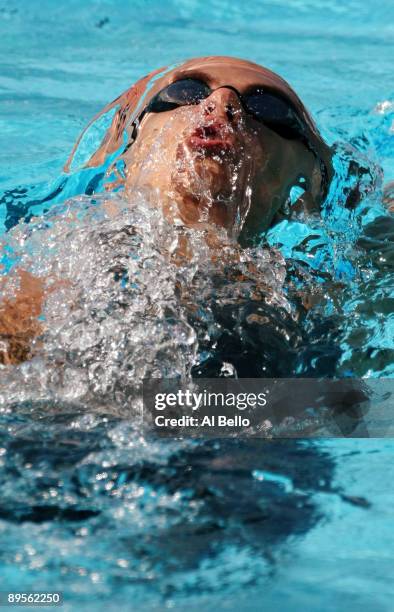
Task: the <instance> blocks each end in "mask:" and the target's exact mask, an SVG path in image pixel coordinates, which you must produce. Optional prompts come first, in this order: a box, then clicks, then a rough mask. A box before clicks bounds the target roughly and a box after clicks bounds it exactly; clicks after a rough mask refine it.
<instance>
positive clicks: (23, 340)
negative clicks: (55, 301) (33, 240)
mask: <svg viewBox="0 0 394 612" xmlns="http://www.w3.org/2000/svg"><path fill="white" fill-rule="evenodd" d="M16 276H17V280H18V288H17V290H16V292H15V294H14V295H13V296H12V297H8V296H7V297H3V298H0V364H1V365H14V364H18V363H21V362H23V361H26V360H27V359H30V358H31V357H32V354H33V353H32V348H33V343H34V340H35V339H36V338H38V337H39V336H40V334H41V333H42V331H43V327H42V323H41V322H40V321H39V319H38V317H39V316H40V314H41V312H42V308H43V304H44V300H45V295H46V289H45V283H44V281H43V280H42V279H40V278H37V277H35V276H33V275H32V274H30V273H29V272H26V271H25V270H18V271H17V273H16ZM4 285H5V279H4V280H3V283H0V290H1V289H2V288H3V287H4ZM0 295H1V294H0Z"/></svg>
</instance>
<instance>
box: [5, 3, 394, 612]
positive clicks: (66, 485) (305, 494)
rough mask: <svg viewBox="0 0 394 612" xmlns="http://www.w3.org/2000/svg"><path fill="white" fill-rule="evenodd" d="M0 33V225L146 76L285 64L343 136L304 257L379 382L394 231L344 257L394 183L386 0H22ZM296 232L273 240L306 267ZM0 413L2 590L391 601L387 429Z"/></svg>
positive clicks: (70, 191)
mask: <svg viewBox="0 0 394 612" xmlns="http://www.w3.org/2000/svg"><path fill="white" fill-rule="evenodd" d="M0 28H1V37H0V50H1V53H0V65H1V70H0V128H1V129H0V202H1V203H0V224H1V227H2V228H4V226H5V227H7V228H10V227H11V226H12V225H14V224H15V223H17V222H18V221H19V220H20V219H21V218H23V217H26V215H27V217H28V218H29V216H31V215H32V214H35V215H37V214H39V215H40V214H42V213H43V211H44V210H45V209H48V208H51V207H52V206H53V205H55V204H56V203H58V202H61V201H62V200H64V199H65V197H68V196H73V195H76V194H77V193H80V192H81V190H82V187H81V184H82V183H83V182H84V181H85V179H83V180H82V179H81V177H80V176H79V175H77V176H76V177H72V179H71V180H68V181H66V182H65V181H64V178H65V177H64V176H63V175H62V167H63V164H64V162H65V160H66V158H67V156H68V153H69V151H70V149H71V147H72V145H73V143H74V142H75V139H76V137H77V136H78V134H79V133H80V131H81V129H82V128H83V127H84V126H85V125H86V123H87V121H88V120H89V119H90V118H91V117H92V116H93V115H94V114H95V113H96V112H97V111H98V110H100V109H101V107H102V106H104V104H106V103H107V102H108V101H109V100H112V99H113V98H115V97H116V96H117V95H119V93H121V92H122V91H124V90H125V89H126V88H127V87H129V86H130V84H131V83H132V82H133V81H135V80H136V79H137V78H138V77H140V76H141V75H143V74H146V73H147V72H149V71H150V70H152V69H154V68H156V67H158V66H161V65H163V64H166V65H167V64H172V63H173V62H177V61H179V60H181V59H184V58H187V57H193V56H198V55H205V54H223V55H227V54H231V55H236V56H240V57H245V58H248V59H251V60H253V61H256V62H258V63H261V64H264V65H266V66H268V67H269V68H271V69H273V70H275V71H277V72H279V73H280V74H281V75H282V76H284V77H285V78H286V79H287V80H288V81H289V82H290V83H291V85H292V86H293V87H294V88H295V90H296V91H297V93H298V94H299V95H300V97H301V99H302V100H303V101H304V102H305V104H306V106H307V107H308V108H309V109H310V110H311V112H312V114H313V115H314V117H315V118H316V121H317V123H318V126H319V128H320V130H321V132H322V134H323V136H324V137H325V138H326V139H327V141H328V142H329V143H330V144H334V143H336V148H337V157H336V164H337V165H336V170H337V176H338V184H337V185H334V187H333V188H332V192H331V202H332V206H331V207H330V206H329V207H328V208H327V210H326V212H325V214H326V216H325V222H324V225H323V227H319V228H317V229H316V232H317V234H316V233H315V238H314V239H315V240H317V243H316V244H317V247H318V248H316V249H315V250H314V251H313V252H314V256H313V257H312V258H310V257H308V266H309V267H310V268H311V269H313V270H314V272H315V273H316V274H320V273H322V271H324V268H326V269H327V268H330V269H331V270H332V269H333V268H334V270H335V274H336V279H337V280H339V281H342V282H343V283H345V287H346V291H347V292H348V300H347V301H345V302H343V304H342V305H343V308H344V311H345V313H347V319H346V320H347V325H348V326H349V329H346V330H345V331H344V332H343V334H342V336H341V338H342V343H343V346H342V349H343V351H344V353H346V354H345V358H344V359H343V360H342V363H341V366H340V370H339V372H340V374H341V375H359V376H374V377H379V376H383V375H384V376H393V350H394V346H393V335H394V334H393V331H392V330H393V327H390V317H391V321H392V302H389V301H387V300H388V299H389V297H390V291H391V296H392V289H393V282H392V276H391V277H390V276H389V275H390V273H391V274H392V259H393V250H392V245H391V246H390V244H389V241H388V240H387V239H386V238H385V231H388V232H390V228H391V231H392V227H393V226H392V224H391V225H390V223H389V222H387V221H384V222H383V227H382V228H381V232H380V235H379V232H378V231H377V230H376V229H374V230H373V231H372V238H370V242H369V245H370V249H372V252H371V253H370V255H368V257H366V258H364V259H363V260H362V264H360V262H359V259H358V256H356V255H355V254H354V249H355V245H356V242H357V240H359V239H360V236H362V234H363V231H364V229H365V228H367V225H368V222H370V221H373V219H375V218H379V217H381V218H382V215H383V213H384V210H383V207H382V204H381V194H382V185H383V184H384V183H387V182H389V181H391V180H394V146H393V143H394V71H393V57H394V8H393V4H392V2H391V1H390V0H383V1H381V2H380V3H377V4H375V5H374V6H371V5H370V4H368V3H366V2H362V1H361V0H357V1H356V0H349V1H348V2H347V3H346V4H345V5H344V4H343V3H341V2H339V0H329V1H327V2H325V3H324V5H323V4H322V3H321V2H318V1H317V0H286V1H285V0H273V1H272V2H254V1H251V2H248V3H242V4H241V3H238V2H228V1H224V0H215V1H213V2H211V3H209V5H208V4H206V3H203V2H197V1H190V0H185V1H181V2H180V1H177V2H175V1H174V2H166V3H163V2H157V1H153V0H148V1H142V0H140V1H135V2H133V3H125V2H122V3H120V2H115V1H114V0H102V1H96V2H94V1H85V2H77V1H74V0H68V1H67V2H65V1H63V2H56V3H55V2H53V1H51V0H46V1H42V2H40V3H37V2H29V1H27V0H24V1H23V0H19V1H8V2H7V3H6V4H3V5H0ZM351 158H355V159H357V160H359V162H360V164H361V165H364V166H365V167H366V168H368V169H369V175H368V176H367V177H366V180H365V199H364V202H363V203H362V205H361V207H360V209H359V210H358V211H356V213H355V214H354V215H352V214H348V213H347V212H346V211H344V210H343V207H341V205H340V204H341V201H340V199H341V194H343V187H344V182H345V181H346V180H348V179H347V178H346V168H347V167H348V163H349V159H351ZM80 180H81V181H82V183H79V181H80ZM85 183H86V181H85ZM85 183H84V185H85ZM372 184H373V188H371V190H370V193H369V192H368V188H369V186H371V185H372ZM386 227H388V230H385V228H386ZM307 231H308V230H307V229H306V228H305V227H303V226H297V225H292V227H291V228H288V227H286V226H283V225H282V226H281V227H277V228H276V229H275V230H273V231H272V232H271V233H270V238H269V239H270V240H271V242H272V243H273V244H277V245H279V246H280V247H281V248H282V251H283V253H284V255H285V256H286V257H289V256H296V257H298V258H299V259H300V260H301V261H302V258H303V256H304V255H303V253H302V252H301V250H300V248H299V246H300V244H302V241H303V239H304V238H305V232H307ZM365 231H366V232H367V234H368V229H366V230H365ZM319 232H320V233H319ZM377 235H378V236H377ZM316 236H317V237H316ZM290 237H291V241H290ZM363 239H364V242H365V241H366V242H368V239H366V238H363ZM382 258H383V260H382ZM361 267H363V271H364V273H365V274H364V276H362V274H361V273H360V269H361ZM365 271H366V272H365ZM369 275H370V276H369ZM360 279H361V280H360ZM365 296H367V298H368V299H365ZM368 296H370V297H368ZM390 304H391V306H390ZM326 315H327V316H330V313H326ZM331 320H332V321H333V322H334V323H333V324H334V325H335V321H337V319H335V318H332V319H331ZM344 320H345V319H343V318H342V319H340V325H342V326H343V327H346V325H345V324H344ZM340 331H343V330H340ZM355 348H357V349H360V352H359V357H357V354H356V353H355V351H354V349H355ZM346 355H347V356H346ZM0 375H1V371H0ZM60 412H61V411H60ZM1 419H2V423H1V424H2V429H1V431H0V487H1V488H0V490H1V497H2V503H1V508H0V538H1V546H0V581H1V590H6V589H10V590H22V589H23V590H28V589H31V590H40V589H45V590H48V589H50V588H51V587H52V588H56V589H58V590H61V591H64V594H65V601H66V604H65V609H67V610H74V609H76V608H77V609H81V610H82V609H86V610H89V609H97V610H101V609H116V608H119V606H121V607H122V608H123V609H130V610H132V609H137V610H162V609H167V608H168V609H174V610H185V609H189V610H197V609H201V607H202V606H204V607H205V609H207V610H214V609H223V610H235V609H242V610H251V611H252V610H253V611H254V610H261V609H263V610H274V609H281V610H292V611H298V610H305V609H311V610H317V609H319V610H324V611H326V610H327V611H331V610H358V609H359V608H361V607H362V608H363V609H364V610H371V611H372V610H373V611H374V612H375V611H386V610H387V611H388V610H391V609H392V600H393V599H392V598H393V596H394V589H393V586H392V568H393V563H394V552H393V551H394V536H393V529H392V525H393V519H394V516H393V507H394V505H393V492H392V482H393V480H394V467H393V461H392V458H393V450H394V444H393V442H392V441H391V440H373V439H371V440H351V439H348V440H330V441H325V442H313V443H311V442H308V443H306V442H297V441H295V442H281V443H279V442H275V443H269V444H263V443H262V442H261V443H256V442H254V443H251V442H248V441H242V442H231V441H221V442H209V443H208V442H206V443H191V442H190V443H182V444H178V443H175V442H160V443H159V442H157V441H156V442H155V441H152V440H148V439H146V438H145V437H143V436H142V435H140V432H139V431H138V428H136V427H135V425H134V424H133V422H125V421H124V420H120V419H119V421H116V420H114V419H113V418H108V419H105V418H102V417H99V416H97V415H93V414H87V415H83V414H82V415H81V414H80V413H78V411H75V413H70V412H69V411H68V412H66V413H64V415H63V416H62V415H60V418H59V415H58V414H55V413H54V412H51V411H48V410H46V409H45V407H42V409H41V408H40V407H38V408H35V410H34V411H33V410H32V409H31V408H30V407H29V405H25V406H20V407H19V409H18V411H16V410H14V411H12V412H8V413H5V414H2V415H1Z"/></svg>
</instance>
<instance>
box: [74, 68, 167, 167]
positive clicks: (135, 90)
mask: <svg viewBox="0 0 394 612" xmlns="http://www.w3.org/2000/svg"><path fill="white" fill-rule="evenodd" d="M163 70H165V68H159V69H157V70H154V71H153V72H150V73H149V74H148V75H147V76H145V77H143V78H142V79H140V80H139V81H137V83H135V85H133V86H132V87H130V89H128V90H127V91H125V93H124V94H122V95H121V96H119V97H118V98H116V99H115V100H114V101H113V102H110V104H107V105H106V106H105V107H104V108H103V109H102V110H101V111H100V112H99V113H98V114H97V115H95V116H94V117H93V119H92V120H91V121H90V122H89V123H88V125H87V126H86V128H85V129H84V130H83V132H82V134H81V135H80V136H79V138H78V140H77V142H76V143H75V145H74V147H73V149H72V151H71V153H70V156H69V158H68V160H67V162H66V164H65V166H64V171H65V172H70V168H71V164H72V161H73V158H74V155H75V153H76V151H77V149H78V147H79V145H80V143H81V141H82V138H83V137H84V135H85V134H86V133H87V131H88V130H89V128H90V127H91V126H92V125H93V124H94V123H95V122H96V121H97V120H98V119H100V118H101V117H103V115H105V114H106V113H108V112H109V111H111V110H112V109H113V108H116V107H119V108H118V110H117V111H116V113H115V115H114V117H113V119H112V122H111V125H110V127H109V128H108V130H107V131H106V133H105V135H104V138H103V140H102V141H101V144H100V146H99V147H98V149H97V151H95V152H94V153H93V155H92V156H91V157H90V159H89V160H88V161H87V162H86V164H85V165H84V167H85V168H92V167H96V166H100V165H101V164H103V163H104V161H105V158H106V157H107V155H110V154H111V153H114V152H115V151H116V150H117V149H118V148H119V147H120V146H121V144H122V139H123V133H124V130H125V129H126V128H127V126H128V125H129V124H130V123H131V122H132V121H133V120H134V117H133V115H134V114H135V113H136V112H137V111H138V103H139V101H140V99H141V98H142V96H143V95H144V94H145V92H146V90H147V87H148V84H149V83H150V81H151V80H152V78H154V77H155V76H156V75H157V74H159V73H160V72H162V71H163Z"/></svg>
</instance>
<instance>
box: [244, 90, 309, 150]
mask: <svg viewBox="0 0 394 612" xmlns="http://www.w3.org/2000/svg"><path fill="white" fill-rule="evenodd" d="M243 104H244V107H245V110H246V111H247V112H248V113H250V114H251V115H253V117H255V119H257V120H258V121H261V122H262V123H264V124H265V125H267V126H268V127H269V128H271V129H272V130H274V131H275V132H277V133H278V134H279V135H280V136H283V138H290V139H292V138H298V137H300V136H303V134H304V132H305V129H304V127H303V124H302V122H301V120H300V119H299V117H298V115H297V113H296V112H295V110H294V109H293V108H292V106H290V104H289V103H287V102H286V101H285V100H283V99H282V98H279V97H278V96H276V95H274V94H272V93H269V92H266V91H263V90H261V89H256V90H255V91H254V92H252V93H250V94H248V95H246V96H245V97H244V98H243Z"/></svg>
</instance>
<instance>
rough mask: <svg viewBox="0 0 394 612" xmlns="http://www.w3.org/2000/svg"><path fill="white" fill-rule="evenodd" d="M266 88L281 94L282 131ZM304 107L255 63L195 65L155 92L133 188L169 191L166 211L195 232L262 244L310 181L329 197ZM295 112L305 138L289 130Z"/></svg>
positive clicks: (131, 157) (137, 147)
mask: <svg viewBox="0 0 394 612" xmlns="http://www.w3.org/2000/svg"><path fill="white" fill-rule="evenodd" d="M174 84H175V85H176V87H174ZM184 86H186V89H187V90H188V94H187V95H186V94H185V91H184ZM182 87H183V89H182ZM263 88H264V91H265V92H266V91H268V92H270V93H272V95H273V98H269V101H270V104H271V106H273V108H271V109H269V112H271V113H272V112H273V113H274V114H275V113H277V115H276V117H275V118H276V119H277V121H276V122H275V121H274V122H273V123H272V122H271V123H267V122H266V121H264V120H261V113H262V112H266V110H267V109H266V107H265V106H264V104H265V105H266V104H267V99H265V101H263V102H262V101H261V100H260V98H259V97H257V98H253V97H251V96H252V94H255V95H257V96H258V95H259V92H260V91H262V89H263ZM256 92H257V94H256ZM275 100H279V101H278V102H277V104H278V105H279V109H276V108H275ZM185 101H186V103H185ZM261 104H262V106H261ZM298 104H300V105H301V103H300V102H299V100H298V98H297V97H296V96H295V94H294V92H293V91H292V90H291V89H290V88H289V86H288V85H287V84H286V83H285V82H284V81H283V80H282V79H280V77H278V76H277V75H275V74H273V73H271V72H269V71H267V70H265V69H264V68H262V67H260V66H257V65H255V64H251V63H249V62H245V61H242V60H236V59H232V58H204V59H202V60H193V61H190V62H187V63H186V64H184V65H183V66H181V67H180V68H179V69H176V70H174V71H172V72H171V73H168V74H167V75H166V76H165V77H163V78H162V79H160V80H159V81H158V83H157V84H156V85H155V88H154V91H153V93H152V94H151V96H150V101H149V103H148V105H147V107H146V111H145V113H144V114H143V116H142V119H141V122H140V124H139V126H138V134H137V137H136V140H135V142H134V144H133V145H132V146H131V147H130V149H129V151H128V152H127V153H126V155H125V157H124V158H125V161H126V168H127V170H126V174H127V185H128V187H129V188H130V189H134V188H136V187H141V186H143V185H146V186H148V187H149V188H152V187H153V188H154V189H155V190H156V191H159V192H160V194H161V195H162V193H163V192H166V194H167V195H168V196H169V197H168V198H167V199H166V202H167V204H166V207H167V210H166V212H167V213H168V214H170V215H171V216H172V217H178V218H180V219H181V220H182V221H183V222H186V223H188V224H198V223H200V222H213V223H215V224H217V225H220V226H222V227H225V228H226V229H227V230H228V231H229V232H230V233H232V234H233V235H235V236H237V235H238V234H239V233H240V231H241V229H242V228H243V232H244V235H246V236H252V235H255V234H256V233H258V232H260V231H263V230H265V229H266V228H268V227H269V226H270V224H271V222H272V220H273V218H274V217H275V215H276V214H277V212H278V211H280V210H281V208H282V207H283V205H284V204H285V203H286V201H287V199H288V197H289V192H290V189H291V187H292V186H293V185H294V184H296V183H297V181H298V180H299V179H300V177H301V176H302V177H306V179H307V181H308V183H309V184H310V186H311V191H312V190H313V189H314V190H315V191H316V193H317V192H318V191H319V186H320V182H321V175H320V168H319V164H318V162H317V157H316V155H315V154H314V153H313V152H312V151H311V147H310V146H308V145H307V143H306V138H303V135H302V129H305V133H307V132H308V129H310V128H308V124H306V126H302V121H303V120H304V119H303V117H302V110H303V107H302V105H301V106H300V107H297V105H298ZM259 105H260V107H259ZM286 105H287V106H286ZM256 108H257V111H256ZM287 109H288V110H287ZM255 111H256V112H255ZM286 113H287V115H286ZM292 113H295V114H296V115H297V121H298V122H299V125H301V128H300V129H301V131H300V134H298V133H297V131H294V130H289V129H288V128H289V125H286V122H287V121H288V117H289V116H290V115H291V114H292ZM278 119H279V122H278ZM281 122H282V123H281ZM283 124H285V125H283Z"/></svg>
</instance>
